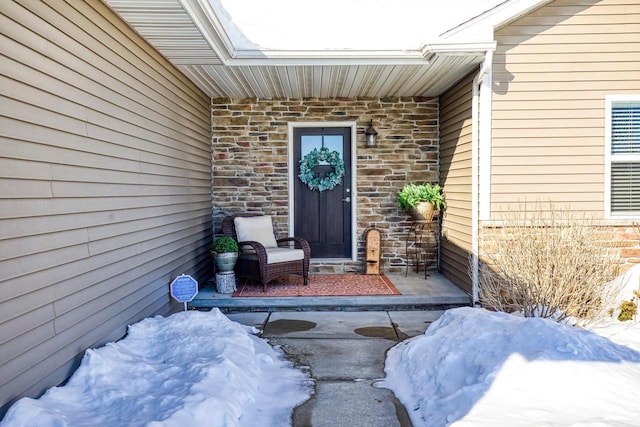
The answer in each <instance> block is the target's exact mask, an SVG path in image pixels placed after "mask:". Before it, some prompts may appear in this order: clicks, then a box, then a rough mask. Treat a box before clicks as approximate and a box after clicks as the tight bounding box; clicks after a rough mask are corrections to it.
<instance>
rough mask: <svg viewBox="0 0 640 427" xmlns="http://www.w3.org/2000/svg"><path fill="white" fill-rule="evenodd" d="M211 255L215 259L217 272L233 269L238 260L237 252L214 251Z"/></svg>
mask: <svg viewBox="0 0 640 427" xmlns="http://www.w3.org/2000/svg"><path fill="white" fill-rule="evenodd" d="M213 256H214V259H215V260H216V269H217V271H218V272H225V271H233V267H235V265H236V261H237V260H238V253H237V252H223V253H214V254H213Z"/></svg>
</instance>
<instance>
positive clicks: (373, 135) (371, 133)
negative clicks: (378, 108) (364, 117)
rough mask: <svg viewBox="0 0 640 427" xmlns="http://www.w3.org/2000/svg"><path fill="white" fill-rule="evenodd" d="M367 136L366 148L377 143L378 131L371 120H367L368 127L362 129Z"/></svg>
mask: <svg viewBox="0 0 640 427" xmlns="http://www.w3.org/2000/svg"><path fill="white" fill-rule="evenodd" d="M364 134H365V135H366V137H367V148H373V147H375V146H376V145H378V132H376V130H375V129H374V128H373V120H369V127H368V128H367V130H365V131H364Z"/></svg>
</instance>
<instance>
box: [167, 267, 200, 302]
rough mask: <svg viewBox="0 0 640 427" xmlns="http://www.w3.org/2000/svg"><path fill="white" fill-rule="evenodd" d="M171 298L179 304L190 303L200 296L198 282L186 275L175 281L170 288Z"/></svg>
mask: <svg viewBox="0 0 640 427" xmlns="http://www.w3.org/2000/svg"><path fill="white" fill-rule="evenodd" d="M169 289H170V291H171V296H172V297H173V299H175V300H176V301H178V302H183V303H185V306H186V303H188V302H189V301H191V300H192V299H194V298H195V297H196V295H198V282H196V280H195V279H194V278H193V277H191V276H188V275H186V274H181V275H180V276H178V277H176V278H175V279H173V282H171V285H170V286H169Z"/></svg>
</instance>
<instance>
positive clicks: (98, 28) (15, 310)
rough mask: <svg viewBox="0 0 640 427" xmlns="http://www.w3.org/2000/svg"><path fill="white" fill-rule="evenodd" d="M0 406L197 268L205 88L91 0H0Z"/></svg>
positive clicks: (58, 371)
mask: <svg viewBox="0 0 640 427" xmlns="http://www.w3.org/2000/svg"><path fill="white" fill-rule="evenodd" d="M0 28H2V33H1V34H0V38H1V39H0V54H1V55H2V60H1V61H0V68H1V71H0V109H1V111H0V361H1V363H2V364H1V365H0V406H3V405H4V406H3V408H2V411H0V414H2V412H4V410H6V409H7V404H8V403H9V402H11V401H13V400H14V399H16V398H18V397H20V396H37V395H38V394H39V393H41V392H42V391H43V390H44V389H46V388H48V387H51V386H54V385H57V384H59V383H60V382H61V381H63V380H64V379H65V378H66V377H67V376H68V375H69V374H70V373H71V372H72V371H73V369H74V368H75V366H76V365H77V362H78V361H79V356H80V355H81V354H82V353H83V351H84V350H85V349H86V348H89V347H95V346H100V345H102V344H103V343H105V342H108V341H112V340H115V339H118V338H120V337H122V336H123V335H124V333H125V332H126V326H127V325H128V324H130V323H132V322H136V321H138V320H140V319H142V318H144V317H147V316H150V315H154V314H168V313H169V312H171V311H172V310H176V309H180V308H181V307H182V305H181V304H177V303H175V302H174V301H172V300H171V298H170V296H169V283H170V282H171V280H172V279H173V278H174V277H175V276H177V275H179V274H181V273H187V274H191V275H193V276H194V277H196V279H199V280H205V279H207V278H208V275H209V272H210V266H209V254H208V246H209V244H210V240H211V192H210V188H211V187H210V182H211V154H210V128H211V125H210V102H209V99H208V98H207V97H206V96H205V95H204V94H203V93H202V92H201V91H200V90H199V89H197V88H196V86H195V85H193V84H192V83H191V82H190V81H189V80H188V79H187V78H186V77H185V76H183V75H182V74H181V73H180V72H179V71H178V70H177V69H176V68H175V67H173V66H172V65H170V64H169V63H168V62H167V61H166V60H164V59H163V58H162V57H161V56H160V55H159V54H158V53H157V52H156V51H154V50H153V49H152V48H151V47H150V46H149V45H147V44H146V43H145V42H144V41H143V40H142V39H141V38H140V37H139V36H138V35H137V34H136V33H134V32H133V31H132V30H131V29H130V28H129V27H127V26H126V25H125V24H124V23H123V22H122V20H121V19H119V18H118V17H117V16H116V15H115V14H114V13H113V12H112V11H111V10H110V9H109V8H107V7H106V6H105V5H104V4H103V3H101V2H99V1H97V0H88V1H80V0H69V1H63V0H48V1H34V0H28V1H9V0H5V1H2V2H0Z"/></svg>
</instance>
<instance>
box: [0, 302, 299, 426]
mask: <svg viewBox="0 0 640 427" xmlns="http://www.w3.org/2000/svg"><path fill="white" fill-rule="evenodd" d="M252 333H255V330H254V329H253V328H249V327H246V326H242V325H240V324H238V323H235V322H232V321H230V320H229V319H228V318H227V317H226V316H224V315H223V314H222V313H220V311H219V310H218V309H214V310H212V311H210V312H198V311H188V312H181V313H177V314H174V315H172V316H170V317H155V318H148V319H144V320H142V321H141V322H139V323H136V324H134V325H131V326H130V327H129V330H128V335H127V336H126V337H125V338H124V339H122V340H120V341H118V342H116V343H109V344H107V345H105V346H104V347H101V348H98V349H95V350H87V352H86V354H85V356H84V358H83V360H82V363H81V366H80V367H79V368H78V370H77V371H76V372H75V373H74V374H73V376H72V377H71V379H70V380H69V381H68V383H67V384H66V385H65V386H62V387H54V388H51V389H49V390H48V391H47V392H46V393H45V394H44V395H43V396H42V397H41V398H40V399H38V400H34V399H29V398H23V399H21V400H19V401H18V402H16V403H15V404H14V405H13V406H12V407H11V408H10V409H9V412H8V413H7V414H6V416H5V418H4V419H3V421H2V423H1V425H2V427H9V426H11V427H13V426H35V425H37V426H52V427H53V426H56V427H61V426H96V425H99V426H101V427H108V426H123V425H126V426H150V427H152V426H189V425H191V426H198V427H204V426H221V427H222V426H224V427H231V426H257V425H264V426H285V425H290V415H291V411H292V410H293V408H294V407H295V406H297V405H298V404H300V403H302V402H304V401H305V400H306V399H308V398H309V396H310V394H311V384H310V379H309V377H308V375H307V374H305V373H303V372H302V371H300V370H297V369H294V368H293V367H292V365H291V364H290V363H289V362H287V361H286V360H285V359H284V356H283V353H282V352H281V351H280V350H275V349H273V348H272V347H271V346H270V345H269V344H268V343H267V342H266V341H265V340H263V339H261V338H258V337H256V336H254V335H252Z"/></svg>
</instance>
